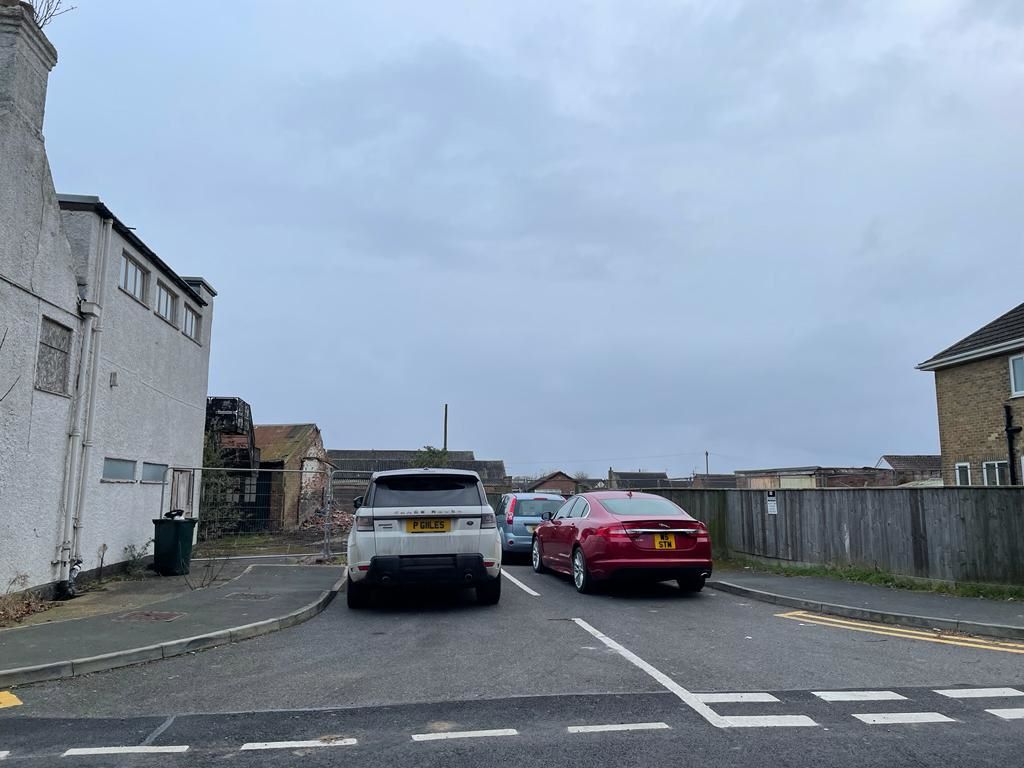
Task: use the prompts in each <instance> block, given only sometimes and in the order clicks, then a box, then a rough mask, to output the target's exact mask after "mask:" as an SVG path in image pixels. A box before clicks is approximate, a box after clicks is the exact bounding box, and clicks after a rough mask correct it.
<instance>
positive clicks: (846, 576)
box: [715, 558, 1024, 600]
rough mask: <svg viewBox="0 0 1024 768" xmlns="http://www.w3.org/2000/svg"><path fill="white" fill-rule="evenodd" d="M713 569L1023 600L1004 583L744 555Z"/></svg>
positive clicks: (1022, 594)
mask: <svg viewBox="0 0 1024 768" xmlns="http://www.w3.org/2000/svg"><path fill="white" fill-rule="evenodd" d="M715 570H716V571H719V570H736V571H741V570H751V571H755V572H761V573H775V574H779V575H781V576H822V577H826V578H830V579H841V580H843V581H853V582H857V583H859V584H874V585H876V586H880V587H889V588H891V589H909V590H914V591H916V592H937V593H940V594H946V595H953V596H955V597H983V598H985V599H988V600H1024V587H1015V586H1012V585H1008V584H1007V585H1004V584H972V583H968V582H946V581H929V580H926V579H911V578H907V577H906V576H895V575H893V574H891V573H886V572H885V571H879V570H877V569H874V568H858V567H855V566H828V565H784V564H782V563H765V562H761V561H760V560H748V559H746V558H729V559H724V560H723V559H721V558H719V559H716V560H715Z"/></svg>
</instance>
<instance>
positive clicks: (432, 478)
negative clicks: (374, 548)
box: [372, 475, 486, 507]
mask: <svg viewBox="0 0 1024 768" xmlns="http://www.w3.org/2000/svg"><path fill="white" fill-rule="evenodd" d="M484 498H486V497H484ZM372 503H373V506H374V507H479V506H480V505H481V504H483V503H486V501H482V500H481V494H480V487H479V481H478V480H477V479H476V478H475V477H470V476H469V475H396V476H394V477H381V478H378V480H377V482H376V483H374V489H373V502H372Z"/></svg>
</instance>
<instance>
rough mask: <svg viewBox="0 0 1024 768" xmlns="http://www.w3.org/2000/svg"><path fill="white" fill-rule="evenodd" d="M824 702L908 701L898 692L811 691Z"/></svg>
mask: <svg viewBox="0 0 1024 768" xmlns="http://www.w3.org/2000/svg"><path fill="white" fill-rule="evenodd" d="M811 693H812V694H814V695H815V696H817V697H818V698H819V699H821V700H822V701H906V698H907V697H906V696H901V695H900V694H898V693H896V691H811Z"/></svg>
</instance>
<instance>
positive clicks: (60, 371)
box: [36, 317, 71, 395]
mask: <svg viewBox="0 0 1024 768" xmlns="http://www.w3.org/2000/svg"><path fill="white" fill-rule="evenodd" d="M70 370H71V329H70V328H67V327H65V326H63V325H61V324H60V323H55V322H54V321H53V320H51V319H50V318H48V317H44V318H43V323H42V326H40V329H39V354H38V356H37V357H36V389H41V390H43V391H44V392H53V393H55V394H58V395H66V394H67V393H68V375H69V373H70Z"/></svg>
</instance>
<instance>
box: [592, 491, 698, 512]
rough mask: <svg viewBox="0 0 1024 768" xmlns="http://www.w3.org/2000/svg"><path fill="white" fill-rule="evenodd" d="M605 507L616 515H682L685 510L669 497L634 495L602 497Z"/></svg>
mask: <svg viewBox="0 0 1024 768" xmlns="http://www.w3.org/2000/svg"><path fill="white" fill-rule="evenodd" d="M601 503H602V504H603V505H604V508H605V509H607V510H608V511H609V512H611V513H612V514H613V515H615V516H616V517H623V516H627V515H628V516H636V517H647V516H648V515H650V516H651V517H665V516H671V517H682V516H683V514H684V512H683V510H681V509H680V508H679V507H677V506H676V505H675V504H673V503H672V502H671V501H669V500H668V499H663V498H660V497H658V498H652V497H650V496H633V497H631V498H625V499H602V500H601Z"/></svg>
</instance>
